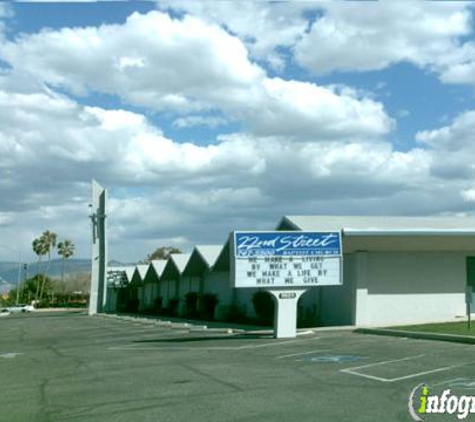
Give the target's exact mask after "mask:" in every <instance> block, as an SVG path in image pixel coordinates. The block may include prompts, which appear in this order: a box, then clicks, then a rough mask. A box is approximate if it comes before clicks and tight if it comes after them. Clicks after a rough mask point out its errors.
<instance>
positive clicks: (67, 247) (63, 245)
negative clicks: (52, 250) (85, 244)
mask: <svg viewBox="0 0 475 422" xmlns="http://www.w3.org/2000/svg"><path fill="white" fill-rule="evenodd" d="M74 249H75V246H74V243H73V242H72V241H71V240H69V239H66V240H64V241H63V242H59V243H58V255H59V256H61V257H62V263H61V284H62V285H63V286H64V266H65V264H66V260H67V259H68V258H71V257H72V256H73V255H74Z"/></svg>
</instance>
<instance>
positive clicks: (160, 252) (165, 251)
mask: <svg viewBox="0 0 475 422" xmlns="http://www.w3.org/2000/svg"><path fill="white" fill-rule="evenodd" d="M172 253H181V250H180V249H178V248H175V247H174V246H160V247H159V248H157V249H155V250H154V251H153V252H152V253H151V254H149V255H147V258H146V259H145V263H147V264H149V263H150V261H152V260H154V259H168V257H169V256H170V255H171V254H172Z"/></svg>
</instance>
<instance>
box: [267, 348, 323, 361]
mask: <svg viewBox="0 0 475 422" xmlns="http://www.w3.org/2000/svg"><path fill="white" fill-rule="evenodd" d="M331 350H332V349H317V350H310V351H309V352H302V353H291V354H290V355H282V356H277V357H276V359H285V358H290V357H293V356H303V355H310V354H312V353H320V352H329V351H331Z"/></svg>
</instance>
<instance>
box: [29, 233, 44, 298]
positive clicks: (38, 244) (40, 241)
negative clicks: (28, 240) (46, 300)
mask: <svg viewBox="0 0 475 422" xmlns="http://www.w3.org/2000/svg"><path fill="white" fill-rule="evenodd" d="M31 245H32V248H33V252H34V253H35V254H36V255H38V263H37V269H36V272H37V275H39V274H40V273H41V271H40V270H41V259H42V258H43V255H46V253H47V252H48V251H47V248H46V244H45V242H44V238H43V236H40V237H38V238H36V239H34V240H33V242H32V244H31ZM36 282H37V286H36V295H35V300H38V296H39V294H40V287H41V277H38V278H37V279H36Z"/></svg>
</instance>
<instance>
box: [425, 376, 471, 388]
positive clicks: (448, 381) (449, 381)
mask: <svg viewBox="0 0 475 422" xmlns="http://www.w3.org/2000/svg"><path fill="white" fill-rule="evenodd" d="M464 379H465V378H453V379H450V380H444V381H440V382H436V383H435V384H431V386H432V387H437V386H438V385H444V384H450V383H452V382H455V381H461V380H464Z"/></svg>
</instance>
